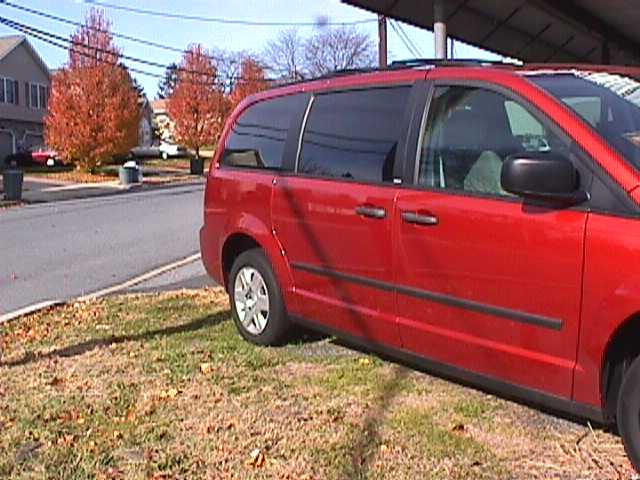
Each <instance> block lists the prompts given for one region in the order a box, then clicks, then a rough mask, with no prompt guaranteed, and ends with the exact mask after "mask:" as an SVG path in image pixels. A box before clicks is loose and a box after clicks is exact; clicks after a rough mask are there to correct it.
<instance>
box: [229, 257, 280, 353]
mask: <svg viewBox="0 0 640 480" xmlns="http://www.w3.org/2000/svg"><path fill="white" fill-rule="evenodd" d="M229 298H230V301H231V302H230V303H231V312H232V315H233V321H234V322H235V324H236V327H237V329H238V331H239V332H240V335H242V336H243V337H244V338H245V339H246V340H248V341H249V342H252V343H256V344H258V345H279V344H281V343H282V342H284V341H285V340H286V338H287V337H288V335H289V333H290V331H291V324H290V321H289V318H288V317H287V312H286V308H285V306H284V301H283V300H282V292H281V291H280V286H279V284H278V281H277V280H276V276H275V274H274V272H273V269H272V267H271V263H270V262H269V260H268V259H267V257H266V256H265V254H264V252H263V251H262V250H261V249H259V248H254V249H251V250H247V251H246V252H243V253H241V254H240V255H239V256H238V258H236V260H235V261H234V262H233V266H232V267H231V273H230V275H229Z"/></svg>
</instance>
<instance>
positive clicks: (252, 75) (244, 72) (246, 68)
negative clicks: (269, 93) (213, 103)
mask: <svg viewBox="0 0 640 480" xmlns="http://www.w3.org/2000/svg"><path fill="white" fill-rule="evenodd" d="M267 86H268V85H267V79H266V75H265V71H264V68H263V67H262V66H261V65H260V64H259V63H258V62H257V61H256V60H254V59H253V58H251V57H245V58H244V60H242V64H241V67H240V78H238V79H237V81H236V83H235V87H234V88H233V90H232V91H231V95H230V101H231V107H232V108H235V107H236V106H237V105H238V104H239V103H240V102H242V100H244V99H245V98H247V97H248V96H249V95H253V94H254V93H258V92H261V91H262V90H265V89H266V88H267Z"/></svg>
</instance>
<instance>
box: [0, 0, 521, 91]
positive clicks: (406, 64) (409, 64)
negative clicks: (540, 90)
mask: <svg viewBox="0 0 640 480" xmlns="http://www.w3.org/2000/svg"><path fill="white" fill-rule="evenodd" d="M0 1H1V0H0ZM518 65H522V63H521V62H517V61H503V60H479V59H469V58H464V59H463V58H456V59H446V60H445V59H441V58H409V59H406V60H394V61H393V62H391V63H390V64H389V65H387V67H386V68H380V67H363V68H345V69H341V70H334V71H333V72H328V73H325V74H324V75H320V76H317V77H310V78H303V79H299V80H291V81H284V82H282V83H279V84H277V83H276V84H275V85H274V87H283V86H289V85H296V84H298V83H306V82H312V81H315V80H329V79H331V78H336V77H345V76H348V75H356V74H358V73H374V72H384V71H385V70H401V69H408V68H419V67H427V66H433V67H491V66H511V67H513V66H518Z"/></svg>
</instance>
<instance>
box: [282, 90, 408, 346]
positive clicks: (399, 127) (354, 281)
mask: <svg viewBox="0 0 640 480" xmlns="http://www.w3.org/2000/svg"><path fill="white" fill-rule="evenodd" d="M411 97H412V84H400V85H392V86H384V87H375V88H362V87H360V88H357V89H346V90H340V91H331V92H323V93H317V94H314V95H313V97H312V99H311V101H310V105H309V108H308V111H307V115H306V116H305V118H304V120H303V121H302V123H303V125H302V135H301V136H300V139H299V143H298V145H297V147H298V148H297V151H296V165H295V172H294V174H292V175H285V176H280V177H278V178H277V179H276V183H275V186H274V189H273V198H272V218H273V224H274V230H275V232H276V236H277V238H278V239H279V241H280V242H281V244H282V246H283V252H284V255H285V256H286V258H287V260H288V262H289V265H290V266H291V269H292V274H293V277H294V283H295V298H296V301H295V302H294V303H293V305H291V306H290V307H289V308H290V309H294V310H295V311H292V312H290V314H292V315H293V316H295V317H296V318H297V319H298V320H303V321H308V322H313V323H316V324H320V325H323V326H324V327H328V328H329V329H333V330H337V331H340V332H345V333H349V334H352V335H354V336H357V337H360V338H363V339H366V340H369V341H374V342H381V343H385V344H391V345H399V336H398V330H397V325H396V317H395V293H394V291H393V288H392V287H391V279H392V277H393V255H392V223H393V222H392V220H393V219H392V217H393V213H394V202H395V198H396V194H397V184H396V183H395V182H394V179H396V178H398V176H399V175H401V173H399V172H401V170H402V167H403V165H402V163H403V160H404V159H403V153H404V148H402V146H403V145H404V143H405V141H406V132H407V127H406V122H407V119H408V118H410V115H409V110H410V108H411V105H412V101H411Z"/></svg>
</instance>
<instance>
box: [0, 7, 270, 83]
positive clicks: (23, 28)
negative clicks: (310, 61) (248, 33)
mask: <svg viewBox="0 0 640 480" xmlns="http://www.w3.org/2000/svg"><path fill="white" fill-rule="evenodd" d="M0 23H1V24H3V25H6V26H8V27H10V28H12V29H14V30H17V31H19V32H21V33H24V34H25V35H29V36H31V37H33V38H36V39H38V40H40V41H42V42H44V43H47V44H49V45H52V46H55V47H58V48H60V49H63V50H66V51H69V52H73V53H75V54H78V55H80V56H83V57H85V58H91V59H93V60H96V57H95V55H92V54H91V53H88V52H86V51H82V50H78V49H77V47H83V48H86V49H90V50H92V51H95V52H101V53H106V54H113V55H114V57H117V58H122V59H126V60H129V61H132V62H137V63H142V64H146V65H149V66H155V67H160V68H167V66H166V65H163V64H160V63H156V62H150V61H148V60H143V59H139V58H136V57H130V56H125V55H121V54H114V52H112V51H110V50H105V49H100V48H96V47H92V46H90V45H87V44H78V43H75V42H73V41H71V40H69V39H67V38H65V37H61V36H59V35H56V34H53V33H51V32H47V31H45V30H40V29H37V28H33V27H30V26H29V25H25V24H22V23H20V22H15V21H13V20H11V19H8V18H6V17H2V16H0ZM52 39H53V40H52ZM60 42H64V43H60ZM74 47H76V48H74ZM98 61H99V62H100V60H98ZM101 63H106V64H112V65H116V63H115V62H114V63H111V62H108V61H101ZM126 68H127V70H129V71H131V72H133V73H138V74H140V75H146V76H149V77H153V78H158V79H164V78H165V75H163V74H159V73H154V72H149V71H148V70H142V69H139V68H134V67H130V66H128V65H127V66H126ZM176 70H177V71H182V72H185V73H191V74H195V75H203V76H205V75H206V76H209V77H211V78H212V79H218V78H219V77H220V76H219V75H216V76H210V75H209V74H208V73H205V72H198V71H195V70H187V69H182V68H180V67H178V68H177V69H176ZM228 80H229V83H233V82H238V81H243V80H252V79H247V78H244V77H241V76H230V77H228ZM263 80H264V81H265V82H266V83H269V82H274V81H276V80H275V79H266V78H265V79H263ZM183 81H187V82H191V83H201V82H194V81H191V80H190V79H185V80H183ZM216 84H217V85H218V86H221V87H226V86H228V83H224V82H221V81H218V82H216Z"/></svg>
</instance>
